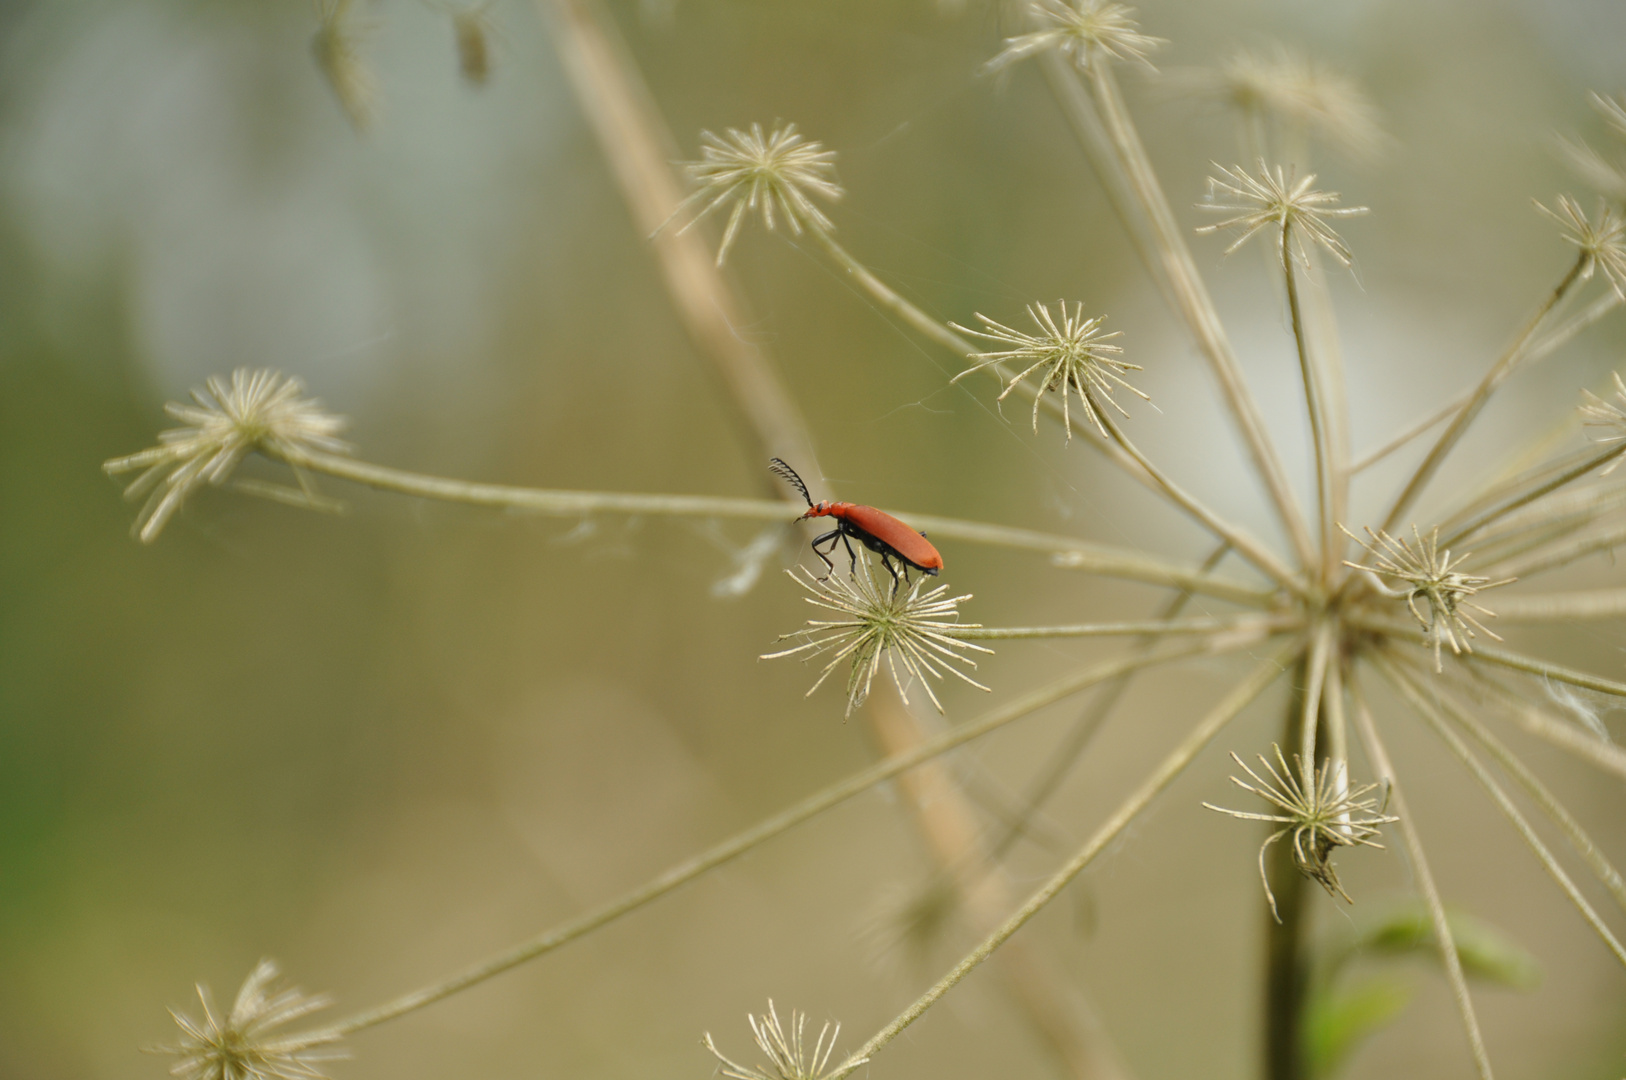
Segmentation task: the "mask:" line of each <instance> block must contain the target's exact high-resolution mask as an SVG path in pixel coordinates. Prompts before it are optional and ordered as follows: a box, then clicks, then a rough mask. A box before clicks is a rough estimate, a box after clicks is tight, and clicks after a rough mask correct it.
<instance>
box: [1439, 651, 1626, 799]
mask: <svg viewBox="0 0 1626 1080" xmlns="http://www.w3.org/2000/svg"><path fill="white" fill-rule="evenodd" d="M1470 673H1471V674H1472V675H1473V676H1474V678H1473V681H1472V682H1471V683H1469V684H1468V685H1467V687H1466V689H1467V691H1468V692H1469V693H1470V694H1472V695H1473V696H1474V697H1475V698H1476V699H1477V700H1479V701H1481V702H1488V703H1489V704H1491V705H1492V706H1494V707H1495V708H1497V709H1500V710H1501V711H1502V712H1503V713H1505V714H1506V715H1507V716H1509V717H1510V718H1512V720H1513V722H1514V723H1515V724H1517V725H1519V727H1521V728H1523V729H1524V730H1525V731H1526V732H1527V733H1529V734H1531V735H1534V736H1535V737H1536V738H1538V739H1541V740H1542V741H1544V742H1546V743H1548V744H1549V745H1552V746H1556V747H1557V748H1558V749H1560V750H1563V751H1564V752H1565V753H1568V754H1570V755H1572V756H1574V757H1577V758H1580V759H1581V760H1582V761H1584V762H1586V763H1587V764H1589V765H1591V766H1592V767H1594V768H1596V769H1601V770H1603V771H1604V772H1609V773H1613V774H1614V775H1615V776H1617V777H1619V778H1620V779H1622V780H1626V750H1622V749H1621V748H1620V747H1618V746H1616V745H1615V744H1614V743H1608V742H1604V741H1603V740H1602V739H1600V738H1598V737H1597V736H1596V735H1593V734H1592V733H1590V732H1585V731H1582V730H1581V729H1580V728H1579V727H1577V726H1576V725H1575V724H1573V723H1570V722H1568V721H1565V720H1560V719H1558V718H1556V717H1554V716H1551V715H1549V714H1548V713H1547V712H1546V711H1544V710H1542V709H1539V708H1537V707H1536V706H1534V705H1532V704H1531V703H1530V702H1528V701H1526V700H1525V699H1524V698H1523V697H1521V696H1519V695H1518V694H1516V693H1514V692H1513V691H1512V690H1510V689H1508V688H1507V687H1505V686H1503V685H1502V684H1501V683H1499V682H1497V681H1496V680H1494V679H1492V678H1490V676H1489V675H1487V674H1486V673H1485V672H1483V671H1471V672H1470Z"/></svg>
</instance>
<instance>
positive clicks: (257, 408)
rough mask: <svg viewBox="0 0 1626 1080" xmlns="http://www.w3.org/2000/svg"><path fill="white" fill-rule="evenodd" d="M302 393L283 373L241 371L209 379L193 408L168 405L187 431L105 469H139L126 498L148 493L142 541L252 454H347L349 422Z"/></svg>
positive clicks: (139, 525)
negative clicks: (202, 489) (341, 435)
mask: <svg viewBox="0 0 1626 1080" xmlns="http://www.w3.org/2000/svg"><path fill="white" fill-rule="evenodd" d="M304 392H305V385H304V384H303V383H302V382H300V381H299V380H298V379H294V378H289V377H288V376H286V375H283V374H281V373H280V372H275V371H269V370H264V369H262V370H258V371H255V370H251V369H249V368H238V369H237V370H236V371H234V372H232V375H231V380H230V381H229V382H228V381H227V380H225V379H222V378H221V377H220V376H218V375H211V376H209V378H208V380H207V386H206V387H200V388H194V389H193V390H192V401H193V403H192V404H186V403H183V402H177V401H172V402H170V403H169V404H168V405H165V406H164V411H165V412H167V413H168V414H169V415H170V416H171V417H173V418H174V419H176V420H179V421H181V422H182V423H184V424H186V425H187V426H185V427H179V428H171V429H170V430H168V431H163V432H160V433H159V435H158V445H157V446H155V447H152V448H151V449H149V450H143V451H141V452H140V453H138V454H130V455H128V456H126V457H119V458H113V459H112V460H111V461H108V462H106V463H104V464H103V465H102V468H103V469H104V470H106V471H107V472H108V473H110V474H114V475H117V474H120V473H127V472H135V471H137V470H140V471H141V475H140V476H138V477H136V479H135V480H134V482H132V483H131V484H130V485H129V486H128V487H127V488H125V492H124V493H125V497H126V498H129V499H137V498H140V497H141V496H142V495H146V494H148V493H149V492H150V493H151V495H150V497H149V498H148V500H147V503H146V505H145V506H144V507H143V508H142V511H141V513H140V514H139V515H138V516H137V518H136V524H135V533H136V536H137V538H139V539H140V540H141V541H142V542H143V543H151V542H152V541H154V540H156V539H157V538H158V534H159V533H160V532H162V531H163V528H164V525H165V523H166V522H168V521H169V519H170V518H171V517H172V516H173V515H174V514H175V512H176V511H177V510H179V509H180V508H181V506H182V504H183V503H185V502H186V500H187V498H188V497H189V496H190V495H191V494H192V493H193V492H195V491H197V490H198V488H200V487H202V486H203V485H204V484H213V485H220V484H223V483H225V482H226V481H227V480H228V479H230V477H231V474H232V473H233V471H235V470H236V468H237V466H238V465H239V464H241V462H242V460H243V459H244V458H245V457H247V456H248V455H249V454H251V453H253V452H255V451H260V452H263V453H268V454H271V455H272V456H275V457H289V456H294V457H297V456H299V455H300V454H303V453H331V454H343V453H347V452H348V451H349V449H350V447H349V446H348V444H346V443H345V442H343V441H342V440H340V439H339V438H338V435H339V432H341V431H343V430H344V427H345V419H344V418H343V417H342V416H336V415H334V414H333V413H330V412H328V411H327V410H326V409H325V408H323V406H322V403H321V402H320V401H317V400H316V399H314V398H307V397H305V396H304ZM302 483H303V480H302Z"/></svg>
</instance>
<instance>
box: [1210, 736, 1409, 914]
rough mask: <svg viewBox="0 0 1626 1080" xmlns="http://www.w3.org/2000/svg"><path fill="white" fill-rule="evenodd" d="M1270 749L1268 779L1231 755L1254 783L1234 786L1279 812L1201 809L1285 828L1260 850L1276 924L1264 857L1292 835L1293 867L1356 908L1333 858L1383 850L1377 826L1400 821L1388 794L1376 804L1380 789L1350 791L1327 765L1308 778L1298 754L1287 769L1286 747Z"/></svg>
mask: <svg viewBox="0 0 1626 1080" xmlns="http://www.w3.org/2000/svg"><path fill="white" fill-rule="evenodd" d="M1272 749H1273V750H1274V751H1275V752H1276V764H1275V765H1272V764H1271V763H1270V761H1269V760H1268V759H1267V758H1266V757H1265V756H1264V755H1263V754H1260V755H1259V764H1260V766H1261V768H1262V769H1263V771H1264V774H1265V775H1264V776H1260V775H1259V773H1256V772H1254V771H1253V770H1252V769H1250V768H1248V766H1247V764H1246V763H1245V762H1244V761H1243V760H1242V759H1241V758H1239V757H1237V756H1236V754H1234V753H1233V754H1232V755H1231V760H1232V761H1234V762H1236V763H1237V766H1238V767H1239V768H1241V770H1242V771H1243V772H1245V773H1247V774H1248V777H1249V779H1251V780H1252V783H1249V782H1248V781H1247V780H1243V779H1241V778H1239V777H1235V776H1233V777H1231V783H1233V784H1235V785H1236V786H1237V787H1239V788H1241V789H1242V790H1243V791H1248V792H1252V793H1253V794H1255V795H1257V796H1259V797H1260V798H1261V799H1264V800H1265V801H1266V802H1268V803H1271V804H1272V805H1274V806H1275V807H1276V808H1277V809H1278V810H1279V811H1281V812H1280V813H1276V814H1254V813H1249V812H1247V811H1244V810H1228V809H1226V808H1225V807H1223V806H1215V805H1214V804H1212V803H1203V805H1204V806H1206V807H1208V809H1210V810H1218V811H1219V812H1220V813H1222V814H1230V815H1231V816H1232V817H1235V818H1243V819H1244V820H1247V821H1271V822H1275V823H1277V824H1279V825H1281V826H1282V827H1281V828H1280V829H1277V830H1276V831H1275V832H1273V833H1271V834H1270V836H1269V837H1267V838H1266V839H1265V842H1264V843H1263V844H1261V845H1260V846H1259V879H1260V880H1261V881H1263V882H1264V884H1265V899H1266V900H1268V901H1269V902H1270V913H1271V914H1272V915H1275V916H1276V921H1277V922H1280V921H1281V916H1280V915H1279V914H1278V913H1277V911H1276V896H1275V894H1274V893H1272V892H1271V891H1270V878H1269V877H1268V876H1267V875H1266V874H1265V852H1266V851H1267V850H1269V848H1270V845H1272V844H1274V843H1275V842H1276V841H1278V840H1280V839H1281V838H1282V837H1284V836H1288V835H1291V836H1292V840H1293V865H1294V866H1296V867H1298V869H1299V873H1301V874H1303V875H1304V876H1305V877H1308V878H1313V879H1315V880H1316V881H1318V882H1320V883H1321V887H1322V888H1323V889H1326V890H1327V895H1328V896H1341V897H1343V898H1344V900H1345V901H1347V902H1349V903H1354V901H1352V900H1350V898H1349V894H1348V893H1346V892H1345V891H1344V887H1343V886H1342V885H1341V884H1339V882H1338V872H1337V870H1335V869H1334V868H1333V865H1332V854H1333V852H1334V851H1336V850H1337V849H1339V848H1341V847H1354V846H1356V845H1362V846H1365V847H1372V848H1382V847H1383V845H1382V844H1380V843H1378V842H1377V840H1376V839H1374V838H1375V837H1377V836H1378V835H1379V832H1378V826H1380V825H1388V824H1391V823H1393V822H1396V821H1399V820H1400V819H1399V818H1397V817H1391V816H1389V815H1388V814H1385V813H1384V810H1385V809H1387V807H1388V801H1389V800H1388V791H1387V789H1386V790H1385V791H1384V798H1383V801H1382V803H1381V804H1380V803H1379V801H1378V800H1377V799H1373V798H1368V797H1367V796H1368V795H1369V794H1370V793H1371V792H1373V791H1375V790H1376V789H1377V788H1378V786H1379V785H1377V784H1364V785H1362V786H1361V787H1358V788H1350V787H1349V783H1348V779H1347V777H1345V776H1344V775H1343V772H1344V770H1343V767H1342V766H1339V767H1337V768H1334V767H1333V765H1332V763H1331V762H1330V761H1329V762H1326V763H1324V764H1323V765H1322V766H1321V768H1319V769H1317V770H1315V774H1314V776H1311V777H1306V776H1305V775H1304V774H1305V772H1306V770H1305V767H1304V762H1303V761H1302V760H1301V759H1300V758H1299V756H1298V755H1297V754H1294V755H1293V768H1291V769H1289V768H1288V767H1287V760H1286V759H1285V758H1283V757H1282V748H1281V747H1280V746H1274V747H1272ZM1266 777H1269V779H1266Z"/></svg>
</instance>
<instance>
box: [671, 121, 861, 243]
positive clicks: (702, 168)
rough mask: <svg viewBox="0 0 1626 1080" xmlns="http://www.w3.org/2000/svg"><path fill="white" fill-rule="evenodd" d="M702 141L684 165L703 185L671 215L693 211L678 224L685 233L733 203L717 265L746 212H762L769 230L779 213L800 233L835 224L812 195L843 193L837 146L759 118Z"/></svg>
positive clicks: (823, 196)
mask: <svg viewBox="0 0 1626 1080" xmlns="http://www.w3.org/2000/svg"><path fill="white" fill-rule="evenodd" d="M700 141H701V144H702V145H701V147H700V160H699V161H691V162H686V163H685V164H684V166H683V167H684V169H685V171H687V172H688V174H689V176H690V177H691V178H693V179H694V181H695V182H696V183H697V184H698V185H699V186H698V187H697V188H696V190H695V192H694V193H693V194H692V195H690V196H689V197H688V198H687V199H685V200H683V202H682V203H681V204H680V205H679V206H678V208H677V210H675V211H673V213H672V218H677V217H680V216H683V215H685V214H689V220H688V221H686V222H684V224H683V226H682V228H680V229H679V230H678V232H679V233H683V232H687V231H688V230H689V229H690V228H692V227H693V226H694V224H695V223H696V222H698V221H699V220H700V219H702V218H704V217H706V216H707V215H708V214H710V213H711V212H712V211H713V210H717V209H720V208H721V207H723V206H729V207H730V210H729V214H728V224H727V225H726V226H724V228H723V241H722V243H721V244H719V245H718V248H717V265H718V266H721V265H723V260H724V259H726V258H727V257H728V249H729V248H730V247H732V246H733V244H734V238H735V237H736V236H737V235H738V234H739V231H740V225H741V224H742V223H743V222H744V220H745V217H746V215H747V214H748V213H755V214H757V215H759V216H760V217H761V218H762V224H763V225H764V226H766V227H767V228H768V230H769V231H770V232H771V231H773V229H774V228H775V226H776V225H777V223H778V222H779V220H780V219H783V220H784V221H785V223H786V224H787V225H788V226H789V227H790V231H791V232H792V233H793V234H795V235H797V236H800V235H801V234H802V231H803V230H804V229H818V230H820V231H821V232H829V231H830V230H832V229H833V228H835V226H834V224H832V223H831V221H830V219H829V218H827V217H825V216H824V212H823V211H822V210H820V209H819V208H818V206H817V205H815V204H814V202H813V199H812V196H818V197H819V198H821V199H828V200H830V201H831V202H834V201H835V200H837V199H839V198H841V196H842V195H843V194H844V192H843V191H842V188H841V185H840V184H838V183H837V182H836V167H835V159H836V152H835V151H834V150H826V149H824V147H823V146H822V145H820V144H819V143H817V142H814V141H812V140H809V139H807V138H804V137H803V136H802V135H801V134H800V133H799V132H797V130H796V125H795V124H781V125H777V126H775V127H774V128H773V129H772V130H771V131H769V132H768V133H766V134H764V133H763V130H762V125H761V124H752V125H751V128H750V130H749V131H741V130H740V129H738V128H729V129H728V130H727V131H725V132H724V133H723V134H722V135H721V136H718V135H714V134H712V133H711V132H709V131H702V132H701V133H700ZM696 207H698V209H696ZM670 220H671V219H668V221H670ZM662 227H663V228H664V227H665V226H664V224H663V226H662ZM656 231H657V232H658V231H659V230H656Z"/></svg>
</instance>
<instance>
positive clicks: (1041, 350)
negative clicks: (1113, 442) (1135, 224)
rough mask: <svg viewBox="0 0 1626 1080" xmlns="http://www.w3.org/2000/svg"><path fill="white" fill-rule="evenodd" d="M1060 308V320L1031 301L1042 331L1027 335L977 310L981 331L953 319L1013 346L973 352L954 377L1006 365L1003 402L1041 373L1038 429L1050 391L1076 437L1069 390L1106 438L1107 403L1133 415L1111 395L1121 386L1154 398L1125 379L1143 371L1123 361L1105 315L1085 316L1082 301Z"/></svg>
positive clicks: (976, 332) (967, 329) (1035, 419)
mask: <svg viewBox="0 0 1626 1080" xmlns="http://www.w3.org/2000/svg"><path fill="white" fill-rule="evenodd" d="M1057 306H1058V307H1059V308H1060V310H1061V318H1060V319H1057V318H1056V317H1055V316H1053V315H1051V313H1050V309H1049V308H1048V307H1046V306H1045V305H1044V304H1029V305H1028V315H1029V317H1031V318H1032V319H1033V322H1034V323H1035V325H1037V327H1038V329H1039V332H1038V333H1037V334H1026V333H1023V332H1022V331H1020V330H1016V329H1013V328H1011V327H1009V326H1006V325H1005V324H1003V323H999V322H995V321H994V320H993V319H990V318H989V317H988V316H986V315H984V314H982V313H981V312H978V313H977V319H978V321H979V322H981V323H982V325H983V329H981V330H973V329H971V328H970V327H968V326H961V325H960V324H958V323H950V324H949V325H950V326H952V327H954V329H956V330H958V331H960V332H961V333H965V334H972V335H974V336H976V337H980V338H983V339H985V340H987V341H994V342H998V343H999V344H1001V345H1007V346H1009V348H1005V349H1000V350H996V351H993V352H982V353H972V354H971V356H970V359H971V360H973V361H975V363H973V364H972V365H971V366H970V367H968V368H966V369H965V370H964V371H962V372H960V373H959V374H958V375H956V376H954V378H953V379H951V380H950V381H951V382H959V381H960V380H961V379H963V378H965V377H966V376H967V375H969V374H971V373H972V372H973V371H981V370H982V369H983V368H986V367H991V366H993V365H995V364H1006V363H1008V364H1009V365H1010V366H1011V367H1012V368H1014V369H1015V371H1014V373H1013V374H1012V375H1011V376H1010V377H1009V379H1008V381H1007V382H1006V385H1005V389H1004V390H1003V391H1001V393H1000V395H999V400H1000V401H1004V400H1005V398H1006V397H1007V396H1009V395H1010V393H1011V391H1013V390H1015V389H1016V388H1017V387H1018V386H1020V385H1021V384H1022V382H1023V380H1025V379H1026V378H1027V377H1028V376H1029V375H1034V374H1037V375H1038V377H1039V391H1038V393H1036V394H1035V395H1034V398H1033V430H1034V431H1035V432H1037V431H1038V430H1039V402H1040V400H1041V399H1042V398H1043V397H1044V395H1045V393H1046V392H1047V391H1049V392H1054V393H1057V394H1060V395H1061V403H1062V427H1063V428H1064V429H1065V430H1066V432H1067V438H1068V440H1069V441H1070V440H1071V439H1072V437H1073V422H1072V413H1071V411H1070V409H1069V407H1068V395H1069V393H1071V394H1073V395H1076V396H1077V398H1078V400H1079V403H1080V404H1081V405H1082V406H1083V408H1084V415H1085V417H1086V418H1088V420H1089V422H1090V423H1091V424H1093V425H1094V426H1095V428H1096V430H1098V431H1099V432H1100V433H1101V435H1102V436H1103V437H1105V436H1106V434H1107V429H1106V425H1105V424H1104V423H1103V422H1102V419H1101V413H1100V410H1101V404H1102V403H1103V402H1105V403H1106V404H1108V405H1110V406H1112V407H1113V408H1114V409H1116V410H1117V411H1118V412H1119V413H1120V414H1121V415H1123V416H1128V415H1129V413H1128V412H1127V411H1126V410H1125V409H1124V407H1123V406H1122V405H1119V404H1118V402H1117V399H1116V398H1114V397H1113V396H1112V394H1113V391H1114V390H1117V389H1120V388H1121V389H1124V390H1128V391H1129V392H1130V393H1132V394H1135V395H1136V396H1138V397H1140V398H1141V399H1142V400H1144V401H1150V400H1151V398H1150V397H1149V396H1148V395H1147V394H1144V393H1142V392H1141V391H1140V390H1138V389H1136V388H1135V387H1134V386H1131V385H1130V384H1129V383H1128V382H1127V381H1125V380H1124V378H1123V376H1124V374H1125V373H1126V372H1130V371H1140V370H1141V367H1140V365H1139V364H1131V363H1129V362H1128V361H1127V360H1123V359H1121V355H1122V353H1123V349H1122V348H1120V347H1119V346H1117V345H1114V344H1112V339H1113V338H1116V337H1119V336H1120V333H1119V332H1118V331H1114V332H1112V333H1110V334H1109V333H1105V332H1103V330H1102V324H1103V323H1104V322H1105V321H1106V316H1104V315H1101V316H1096V317H1093V318H1089V319H1086V318H1085V317H1084V305H1083V304H1082V303H1078V304H1074V305H1073V310H1072V311H1068V310H1067V302H1066V301H1065V300H1061V301H1058V302H1057Z"/></svg>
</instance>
